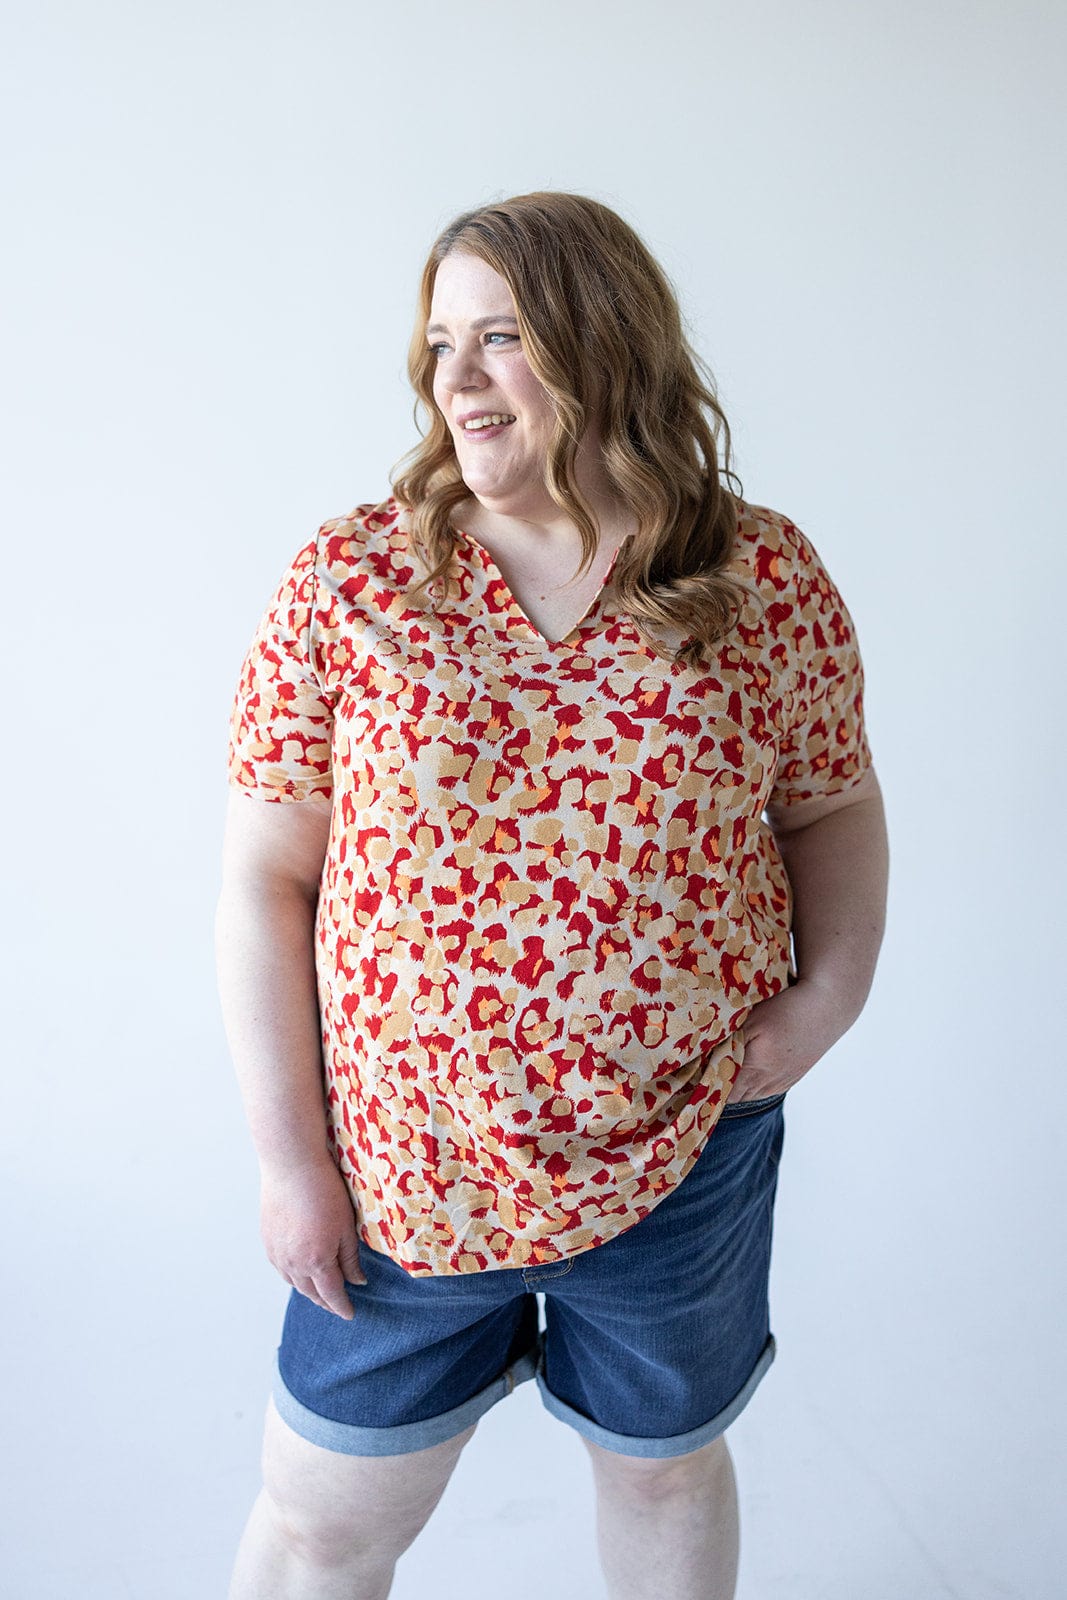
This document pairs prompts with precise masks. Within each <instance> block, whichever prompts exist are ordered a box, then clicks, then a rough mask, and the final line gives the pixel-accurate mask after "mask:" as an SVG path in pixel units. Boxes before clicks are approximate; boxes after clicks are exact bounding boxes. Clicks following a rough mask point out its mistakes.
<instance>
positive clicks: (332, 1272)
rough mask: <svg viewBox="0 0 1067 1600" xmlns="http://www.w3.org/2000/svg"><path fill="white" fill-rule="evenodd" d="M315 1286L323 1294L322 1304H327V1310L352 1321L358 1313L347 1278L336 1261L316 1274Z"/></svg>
mask: <svg viewBox="0 0 1067 1600" xmlns="http://www.w3.org/2000/svg"><path fill="white" fill-rule="evenodd" d="M315 1288H316V1290H317V1291H318V1293H319V1295H320V1296H321V1299H320V1301H319V1304H320V1305H325V1307H326V1310H327V1311H332V1312H333V1313H334V1314H335V1315H336V1316H338V1317H344V1319H345V1321H346V1322H351V1320H352V1318H353V1317H354V1316H355V1314H356V1313H355V1311H354V1310H353V1309H352V1302H351V1300H350V1299H349V1298H348V1290H347V1289H346V1288H345V1280H344V1278H343V1277H342V1276H341V1269H340V1267H339V1266H338V1265H337V1262H336V1261H335V1262H333V1264H332V1265H331V1266H329V1267H323V1269H322V1270H321V1272H317V1273H316V1274H315Z"/></svg>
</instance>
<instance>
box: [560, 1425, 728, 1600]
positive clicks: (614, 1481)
mask: <svg viewBox="0 0 1067 1600" xmlns="http://www.w3.org/2000/svg"><path fill="white" fill-rule="evenodd" d="M583 1443H584V1444H585V1446H586V1448H587V1449H588V1451H589V1453H590V1455H591V1456H592V1458H593V1476H594V1479H595V1481H596V1489H597V1542H598V1547H599V1550H600V1563H601V1566H602V1567H603V1570H604V1577H605V1578H606V1580H607V1585H608V1594H609V1595H610V1596H611V1600H662V1597H663V1596H664V1595H670V1597H671V1600H733V1595H734V1591H735V1587H736V1584H737V1549H738V1525H737V1486H736V1484H735V1481H734V1469H733V1462H732V1461H731V1460H730V1452H729V1450H728V1449H727V1447H726V1440H725V1439H721V1438H720V1439H715V1440H714V1441H713V1442H712V1443H711V1444H708V1445H704V1446H703V1448H702V1449H700V1450H693V1451H691V1452H690V1453H689V1454H688V1455H684V1456H674V1457H672V1458H669V1459H667V1460H662V1461H660V1460H645V1459H643V1458H641V1457H638V1456H622V1455H616V1454H615V1453H614V1451H610V1450H602V1449H601V1448H600V1446H599V1445H594V1444H592V1443H591V1442H590V1441H589V1440H588V1439H585V1440H583Z"/></svg>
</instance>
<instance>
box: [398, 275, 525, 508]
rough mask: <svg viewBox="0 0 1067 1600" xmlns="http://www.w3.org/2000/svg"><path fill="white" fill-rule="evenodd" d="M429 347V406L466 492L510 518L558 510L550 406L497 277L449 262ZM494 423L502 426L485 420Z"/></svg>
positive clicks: (439, 283) (440, 280) (438, 284)
mask: <svg viewBox="0 0 1067 1600" xmlns="http://www.w3.org/2000/svg"><path fill="white" fill-rule="evenodd" d="M426 342H427V343H428V344H429V346H430V348H431V349H432V350H433V352H434V355H435V357H436V362H437V365H436V367H435V369H434V375H433V395H434V400H435V401H436V403H437V406H438V408H439V410H440V411H441V414H442V416H443V417H444V419H445V421H446V422H447V423H448V426H449V428H450V430H451V433H452V438H453V441H454V444H455V450H456V457H457V459H458V461H459V465H460V470H461V472H462V473H463V479H464V482H465V483H466V485H467V487H468V488H469V489H470V491H471V493H472V494H473V495H475V496H476V497H477V499H478V500H480V501H481V502H482V504H483V505H485V506H486V507H488V508H489V509H490V510H493V511H499V512H503V513H505V514H508V515H512V516H536V515H537V514H538V512H540V511H543V510H544V509H546V507H547V508H551V509H552V510H553V511H555V507H554V505H553V503H552V501H551V500H550V498H549V496H548V494H547V491H546V489H545V462H546V460H547V458H548V446H549V441H550V439H551V437H552V427H553V423H554V421H555V408H554V406H553V404H552V401H551V399H550V398H549V396H548V394H547V393H546V391H545V390H544V388H543V387H542V386H541V384H540V383H539V381H538V380H537V378H535V377H534V375H533V373H532V372H531V370H530V367H529V365H528V364H527V361H526V356H525V355H524V353H523V349H522V343H521V341H520V338H519V325H518V322H517V321H516V319H515V302H514V300H513V299H512V296H511V290H510V289H509V288H508V286H507V284H506V282H505V281H504V279H503V278H502V277H501V276H500V274H499V273H498V272H495V271H494V270H493V268H492V267H490V266H488V265H487V264H486V263H485V262H484V261H481V260H479V258H478V257H477V256H470V255H461V254H454V255H449V256H446V257H445V259H444V260H443V261H442V262H441V265H440V266H439V267H438V269H437V277H436V279H435V281H434V291H433V303H432V306H431V310H430V319H429V324H428V326H427V329H426ZM491 417H500V418H502V419H504V420H502V421H500V422H486V421H485V419H486V418H491Z"/></svg>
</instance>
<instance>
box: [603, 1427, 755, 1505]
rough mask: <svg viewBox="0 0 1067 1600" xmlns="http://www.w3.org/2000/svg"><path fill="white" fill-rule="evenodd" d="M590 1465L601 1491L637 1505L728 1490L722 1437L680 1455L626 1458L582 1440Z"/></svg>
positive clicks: (727, 1462) (729, 1480) (730, 1465)
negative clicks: (627, 1498)
mask: <svg viewBox="0 0 1067 1600" xmlns="http://www.w3.org/2000/svg"><path fill="white" fill-rule="evenodd" d="M582 1442H583V1444H584V1445H585V1447H586V1449H587V1450H588V1451H589V1455H590V1457H591V1459H592V1463H593V1473H594V1477H595V1479H596V1482H597V1486H598V1488H599V1489H601V1490H602V1491H604V1492H607V1493H609V1494H612V1495H615V1496H618V1495H624V1496H628V1497H631V1498H633V1499H634V1500H635V1501H639V1502H644V1503H648V1502H653V1503H654V1502H659V1501H664V1500H670V1499H675V1498H686V1497H688V1496H691V1495H693V1494H700V1495H705V1494H711V1495H715V1494H716V1493H717V1492H718V1491H719V1490H727V1491H730V1490H732V1486H733V1462H732V1461H731V1458H730V1452H729V1449H728V1448H727V1444H726V1440H725V1438H723V1437H721V1436H720V1437H719V1438H718V1439H713V1440H712V1441H711V1443H710V1444H706V1445H702V1446H701V1447H700V1449H699V1450H690V1451H688V1452H687V1453H686V1454H685V1455H681V1456H664V1457H656V1456H627V1455H622V1454H620V1453H619V1452H618V1451H615V1450H605V1449H604V1448H603V1447H602V1446H601V1445H597V1444H594V1443H593V1442H592V1440H590V1439H585V1438H583V1440H582Z"/></svg>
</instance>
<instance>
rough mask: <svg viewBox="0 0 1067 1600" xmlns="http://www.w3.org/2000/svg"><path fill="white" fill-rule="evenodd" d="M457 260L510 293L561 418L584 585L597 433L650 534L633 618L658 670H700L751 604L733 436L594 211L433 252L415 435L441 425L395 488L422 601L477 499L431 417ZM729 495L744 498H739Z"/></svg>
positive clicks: (439, 243) (547, 217)
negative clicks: (590, 439) (737, 546)
mask: <svg viewBox="0 0 1067 1600" xmlns="http://www.w3.org/2000/svg"><path fill="white" fill-rule="evenodd" d="M453 253H463V254H466V255H472V256H477V257H479V258H480V259H481V260H482V261H484V262H486V263H487V264H488V265H489V266H490V267H492V268H493V269H494V270H495V271H496V272H499V274H500V276H501V277H502V278H503V279H504V280H505V282H506V283H507V285H508V287H509V289H510V290H511V294H512V298H513V299H514V302H515V314H516V317H517V320H518V324H519V333H520V337H521V340H522V347H523V351H524V353H525V356H526V359H527V361H528V363H529V365H530V368H531V370H532V371H533V373H534V375H535V377H536V378H538V379H539V381H540V382H541V384H542V385H543V387H544V389H545V390H546V392H547V393H548V395H549V396H550V398H551V400H552V401H553V403H554V405H555V411H556V420H555V426H554V429H553V432H552V438H551V442H550V446H549V452H548V461H547V465H546V485H547V488H548V492H549V494H550V495H551V497H552V499H553V500H554V501H555V502H556V504H557V505H559V506H560V507H561V508H562V509H563V510H564V511H565V512H566V513H567V514H568V515H569V516H570V517H571V519H572V520H573V521H574V523H575V524H576V525H577V527H578V529H579V532H580V535H581V540H582V562H581V565H580V568H579V570H580V571H585V570H586V568H587V566H588V564H589V563H590V562H591V561H592V560H593V558H594V556H595V554H596V551H597V548H598V545H599V533H598V529H597V525H596V521H595V519H594V515H593V512H592V508H591V507H590V506H589V505H588V504H587V502H586V501H585V499H584V498H583V496H582V494H581V492H580V490H579V488H578V485H577V482H576V479H575V471H574V464H575V455H576V452H577V449H578V444H579V441H580V439H581V437H582V435H583V433H584V431H585V429H586V426H587V424H588V423H589V422H590V421H591V420H593V419H595V420H597V421H598V422H599V424H600V429H601V436H602V441H603V453H602V463H603V467H604V469H605V471H606V474H607V477H608V480H609V482H610V484H611V485H612V487H613V489H614V490H615V491H616V493H617V494H618V496H619V498H620V500H621V501H622V502H623V503H624V504H625V505H626V506H627V507H628V508H629V510H630V511H631V512H632V514H633V515H634V516H635V517H636V519H637V528H636V531H635V533H634V534H633V536H632V537H631V538H630V539H629V540H627V541H626V542H625V544H624V545H623V547H622V549H621V550H620V551H619V555H618V558H617V560H616V563H615V568H614V572H613V575H612V583H613V587H614V588H615V590H616V593H617V596H618V604H619V606H620V609H622V610H623V611H625V612H626V614H627V615H628V616H629V617H630V618H631V619H632V621H633V622H634V624H635V625H636V626H637V628H638V630H639V632H640V633H641V636H642V638H643V639H644V641H645V643H646V644H647V646H648V648H649V649H650V650H651V651H652V652H653V653H654V654H655V655H657V656H661V657H664V658H666V659H672V660H675V661H677V662H679V663H682V662H685V663H687V664H690V665H696V664H698V662H700V661H701V660H702V658H703V654H704V651H705V650H711V649H712V647H714V646H715V645H716V644H717V643H718V642H719V641H720V640H722V639H723V638H724V637H725V635H726V634H727V633H728V632H729V631H730V629H731V627H732V626H733V624H734V622H735V621H736V620H737V616H738V615H739V613H740V610H741V607H742V606H743V604H744V601H745V598H746V596H749V595H750V593H751V591H750V588H749V586H748V585H747V584H745V583H743V582H741V581H740V580H739V579H738V578H737V577H735V576H733V575H731V574H729V573H726V572H724V571H723V568H724V567H725V566H726V564H727V563H728V562H729V560H730V556H731V553H732V551H733V547H734V539H735V535H736V530H737V522H738V515H739V509H740V506H741V504H743V502H742V501H741V498H740V496H741V485H740V482H739V480H738V479H737V478H736V475H735V474H734V473H733V471H732V470H731V468H730V429H729V425H728V424H727V421H726V417H725V415H724V413H723V411H722V408H721V406H720V405H719V402H718V398H717V394H716V388H715V381H714V378H713V377H712V375H711V373H710V372H709V371H708V369H707V367H706V366H705V365H704V364H703V362H701V360H700V358H699V357H698V356H697V355H696V354H695V352H694V351H693V350H692V348H691V347H690V344H689V342H688V340H687V338H686V336H685V332H684V330H683V327H682V319H681V314H680V311H679V308H678V301H677V299H676V297H675V294H674V291H673V289H672V288H671V285H670V283H669V282H668V280H667V278H666V275H665V274H664V272H663V270H662V269H661V268H660V266H659V264H658V263H657V262H656V261H655V259H654V258H653V256H652V255H651V253H650V252H649V250H648V249H647V247H646V246H645V245H644V244H643V243H642V241H641V239H639V238H638V236H637V234H636V233H635V232H634V230H633V229H632V228H631V227H630V226H629V224H628V223H626V222H624V221H623V219H622V218H621V217H620V216H618V215H617V214H616V213H615V212H614V211H612V210H611V209H610V208H609V207H608V206H605V205H602V204H600V202H599V201H596V200H590V199H587V198H586V197H585V196H583V195H577V194H565V193H559V192H552V191H546V192H541V193H536V194H524V195H517V196H515V197H514V198H512V199H510V200H501V201H496V202H493V203H492V204H490V205H485V206H480V207H479V208H478V209H477V210H474V211H467V212H464V213H463V214H462V215H460V216H458V217H456V218H455V219H454V220H453V221H452V222H450V223H449V225H448V226H447V227H446V228H445V229H444V230H443V231H442V233H441V234H440V235H439V236H438V238H437V239H436V240H435V241H434V244H433V246H432V248H431V250H430V254H429V257H428V259H427V261H426V265H425V267H424V269H423V274H422V282H421V286H420V293H419V310H418V320H417V323H416V327H415V332H414V335H413V337H412V341H411V348H410V352H409V356H408V373H409V376H410V378H411V382H412V385H413V387H414V389H415V392H416V394H417V396H418V399H417V401H416V404H415V419H416V424H417V425H419V426H420V427H421V426H422V424H421V419H420V415H419V413H420V407H425V409H426V412H427V414H428V417H429V425H428V427H427V428H426V429H425V430H424V435H423V439H422V441H421V443H420V444H419V445H417V446H416V447H415V449H413V450H412V451H410V452H409V453H408V455H407V456H405V457H404V458H403V460H402V461H401V462H400V463H398V466H397V468H396V469H394V476H393V480H392V487H393V492H394V495H395V496H396V498H397V500H398V501H399V502H401V503H402V504H403V505H405V506H406V507H408V508H409V510H410V512H411V535H412V541H413V543H414V545H415V548H416V550H417V552H418V554H419V556H420V559H421V560H422V562H423V564H424V565H425V567H426V568H427V576H426V577H425V578H423V579H422V581H421V582H420V583H418V584H415V585H414V586H413V588H412V593H413V594H414V593H418V592H420V591H427V590H430V589H431V587H432V586H433V585H434V583H435V580H436V579H437V578H439V577H444V576H445V575H446V574H447V573H448V571H449V568H450V565H451V559H452V553H453V550H454V549H455V545H456V534H455V531H454V529H453V527H452V522H451V517H452V512H453V511H454V509H455V507H456V506H457V505H459V504H460V503H461V502H462V501H464V500H467V499H469V498H470V490H469V489H468V488H467V486H466V484H465V483H464V481H463V477H462V475H461V472H460V468H459V463H458V461H457V459H456V453H455V449H454V447H453V443H452V436H451V434H450V432H449V429H448V425H447V423H446V421H445V419H444V417H443V416H442V414H441V412H440V411H439V410H438V408H437V405H436V403H435V401H434V397H433V369H434V365H435V358H434V355H433V352H432V351H431V349H430V347H429V345H428V344H427V341H426V326H427V323H428V321H429V317H430V305H431V300H432V297H433V289H434V280H435V278H436V276H437V269H438V267H439V265H440V264H441V262H442V261H443V260H444V258H445V257H446V256H447V255H450V254H453ZM720 436H721V439H722V464H721V467H720V462H719V451H718V444H719V439H720ZM723 479H727V480H730V481H731V482H732V483H735V484H736V485H737V497H736V498H735V496H734V495H732V494H731V493H730V492H729V491H728V490H727V489H726V488H724V486H723ZM435 592H436V591H435ZM657 624H661V625H662V624H668V625H671V626H674V627H680V628H681V629H682V631H683V635H684V638H683V641H682V644H681V646H680V647H679V648H678V650H677V651H672V650H669V649H666V648H664V646H663V644H662V643H661V642H659V641H657V640H656V638H655V636H654V633H653V632H652V631H651V630H652V629H654V628H655V626H656V625H657Z"/></svg>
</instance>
